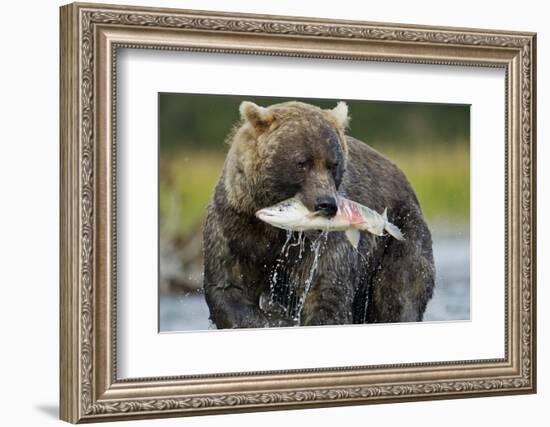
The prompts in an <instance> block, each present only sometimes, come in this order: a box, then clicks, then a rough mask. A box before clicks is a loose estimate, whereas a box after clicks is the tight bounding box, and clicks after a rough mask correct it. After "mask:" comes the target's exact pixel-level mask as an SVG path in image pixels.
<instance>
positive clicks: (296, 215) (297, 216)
mask: <svg viewBox="0 0 550 427" xmlns="http://www.w3.org/2000/svg"><path fill="white" fill-rule="evenodd" d="M308 214H309V211H308V209H307V208H306V207H305V206H304V204H303V203H302V202H301V201H300V200H299V199H297V198H294V197H293V198H290V199H287V200H284V201H282V202H280V203H277V204H276V205H273V206H270V207H267V208H263V209H260V210H259V211H257V212H256V217H257V218H258V219H259V220H261V221H263V222H265V223H267V224H269V225H272V226H273V227H277V228H282V229H285V230H297V227H299V226H300V223H301V222H302V221H304V220H305V219H306V218H307V216H308Z"/></svg>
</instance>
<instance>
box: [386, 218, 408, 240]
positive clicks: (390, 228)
mask: <svg viewBox="0 0 550 427" xmlns="http://www.w3.org/2000/svg"><path fill="white" fill-rule="evenodd" d="M384 229H385V230H386V231H387V232H388V233H389V234H390V235H392V236H393V237H395V238H396V239H397V240H405V237H404V236H403V233H401V230H400V229H399V228H398V227H397V226H395V225H393V224H392V223H391V222H387V221H386V225H385V227H384Z"/></svg>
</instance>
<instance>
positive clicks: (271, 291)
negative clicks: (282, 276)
mask: <svg viewBox="0 0 550 427" xmlns="http://www.w3.org/2000/svg"><path fill="white" fill-rule="evenodd" d="M293 236H294V232H293V231H287V232H286V240H285V243H284V244H283V247H282V248H281V252H280V253H279V256H278V257H277V260H276V261H275V266H274V267H273V270H272V272H271V278H270V281H269V304H268V305H269V307H272V306H273V304H274V303H275V286H276V285H277V277H278V276H279V270H280V268H281V265H282V263H283V261H284V260H283V257H285V258H287V257H288V251H287V247H288V246H289V243H290V241H291V240H292V237H293Z"/></svg>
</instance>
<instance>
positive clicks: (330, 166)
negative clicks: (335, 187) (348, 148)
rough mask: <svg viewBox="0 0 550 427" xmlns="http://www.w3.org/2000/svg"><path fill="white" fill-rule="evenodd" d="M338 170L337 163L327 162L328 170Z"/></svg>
mask: <svg viewBox="0 0 550 427" xmlns="http://www.w3.org/2000/svg"><path fill="white" fill-rule="evenodd" d="M337 168H338V163H337V162H327V169H328V170H331V171H335V170H336V169H337Z"/></svg>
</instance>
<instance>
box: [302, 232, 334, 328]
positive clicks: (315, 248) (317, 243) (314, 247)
mask: <svg viewBox="0 0 550 427" xmlns="http://www.w3.org/2000/svg"><path fill="white" fill-rule="evenodd" d="M327 238H328V231H327V230H324V231H323V232H322V233H321V234H320V235H319V236H318V237H317V238H316V239H315V240H314V241H313V242H311V253H312V254H313V261H312V263H311V267H310V269H309V275H308V278H307V279H306V282H305V284H304V291H303V292H302V295H301V297H300V299H299V300H298V305H297V306H296V309H295V313H296V315H295V317H294V321H295V322H296V324H298V325H299V324H300V323H301V320H302V310H303V308H304V304H305V302H306V298H307V295H308V293H309V290H310V288H311V284H312V283H313V276H314V275H315V271H316V270H317V266H318V265H319V255H320V253H321V246H322V244H323V243H326V241H327Z"/></svg>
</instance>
